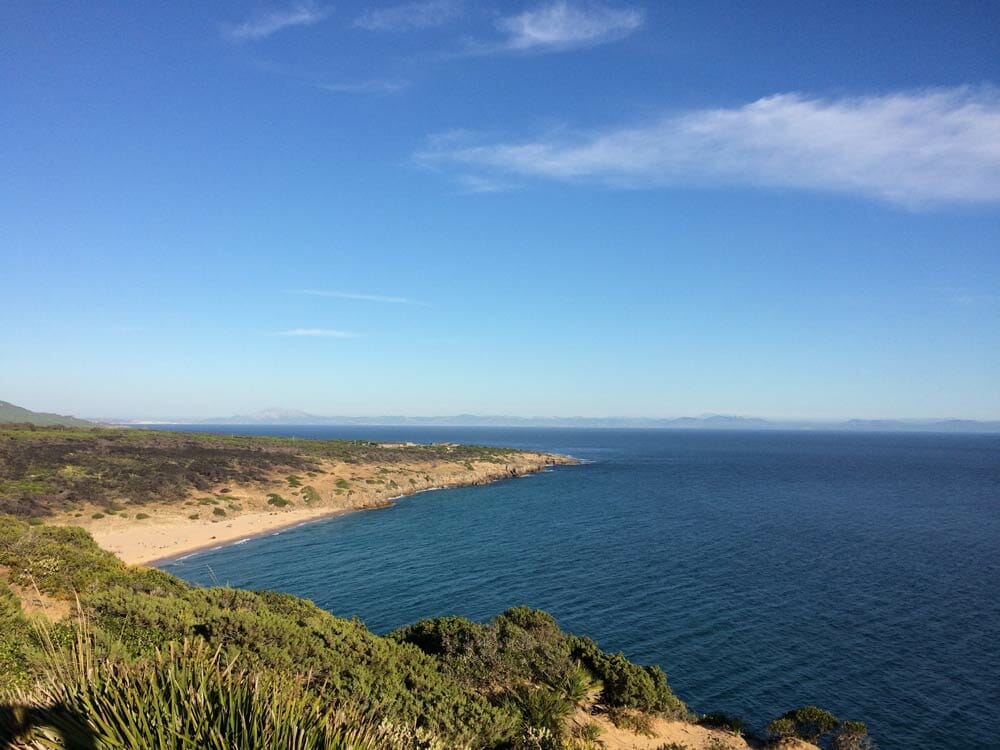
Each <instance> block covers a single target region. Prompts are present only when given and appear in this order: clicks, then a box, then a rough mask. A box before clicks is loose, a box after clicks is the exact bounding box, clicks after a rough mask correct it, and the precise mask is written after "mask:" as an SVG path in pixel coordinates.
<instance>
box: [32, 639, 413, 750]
mask: <svg viewBox="0 0 1000 750" xmlns="http://www.w3.org/2000/svg"><path fill="white" fill-rule="evenodd" d="M50 660H51V665H50V667H51V670H50V673H49V677H48V679H47V680H46V681H45V682H44V683H43V684H42V685H40V686H39V687H38V688H37V689H36V690H34V691H33V692H32V693H31V694H30V695H27V696H24V697H25V698H26V699H28V701H30V703H31V704H33V706H34V707H33V708H32V709H30V710H31V713H32V721H31V722H30V723H31V724H33V725H34V726H33V727H32V728H31V729H30V730H29V731H28V732H27V733H26V736H25V737H24V739H23V740H22V741H23V742H24V744H25V746H26V747H32V746H33V747H38V748H52V749H55V748H60V749H62V748H67V747H74V746H76V747H88V748H94V750H134V749H135V748H143V749H146V748H148V749H149V750H234V749H235V748H248V749H249V748H253V749H257V748H259V749H260V750H369V749H371V750H374V748H376V747H378V748H389V747H397V748H408V747H416V745H417V741H416V737H415V734H414V733H412V732H411V733H409V736H407V734H406V733H405V732H404V733H400V732H399V731H398V729H397V728H395V727H393V728H391V730H392V731H391V732H390V731H388V730H386V731H382V730H381V729H380V727H379V725H378V724H377V719H373V718H372V717H367V718H366V717H363V716H361V715H359V713H358V712H351V711H349V710H348V711H345V710H343V709H339V708H337V707H334V706H330V705H329V704H327V703H326V702H325V701H324V700H323V698H322V694H321V692H319V691H315V690H311V689H309V688H307V687H305V686H304V683H303V681H300V680H297V679H294V678H291V677H287V676H281V675H275V674H254V673H251V672H249V671H246V670H244V669H241V668H239V667H238V665H237V663H236V662H234V661H230V662H228V663H227V662H225V661H224V660H223V658H222V656H221V653H220V651H219V650H218V649H216V650H214V651H213V650H211V649H210V648H209V647H208V645H207V644H206V643H205V642H204V641H200V642H190V641H189V642H185V643H182V644H170V645H169V646H168V647H167V648H165V649H163V650H160V651H157V652H156V653H155V654H154V655H153V657H152V658H149V659H147V660H141V661H132V662H127V661H120V660H115V659H105V660H99V659H98V658H97V656H96V651H95V648H94V645H93V640H92V638H91V637H90V635H89V633H88V632H87V631H86V629H85V628H81V635H80V638H79V639H78V642H77V643H76V644H75V645H74V647H73V648H71V649H69V650H68V651H66V650H60V649H53V650H52V651H51V653H50ZM28 701H26V702H28ZM26 723H29V722H26ZM390 734H393V736H394V737H395V740H394V741H393V742H392V743H391V744H390V743H388V742H387V741H386V740H387V739H389V737H388V735H390Z"/></svg>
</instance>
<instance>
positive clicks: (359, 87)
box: [316, 78, 409, 94]
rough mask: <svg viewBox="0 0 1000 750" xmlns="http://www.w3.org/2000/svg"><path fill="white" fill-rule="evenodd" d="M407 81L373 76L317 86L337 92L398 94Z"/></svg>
mask: <svg viewBox="0 0 1000 750" xmlns="http://www.w3.org/2000/svg"><path fill="white" fill-rule="evenodd" d="M408 85H409V84H408V82H407V81H393V80H386V79H381V78H373V79H370V80H366V81H342V82H339V83H317V84H316V88H318V89H320V90H321V91H330V92H332V93H335V94H398V93H399V92H400V91H402V90H404V89H405V88H406V87H407V86H408Z"/></svg>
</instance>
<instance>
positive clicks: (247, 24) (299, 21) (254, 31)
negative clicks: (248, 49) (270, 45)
mask: <svg viewBox="0 0 1000 750" xmlns="http://www.w3.org/2000/svg"><path fill="white" fill-rule="evenodd" d="M330 12H331V10H330V9H329V8H320V7H317V6H316V5H314V4H313V3H311V2H303V3H296V4H295V5H292V6H289V7H288V8H281V9H277V8H276V9H272V10H269V11H265V12H263V13H259V14H257V15H255V16H251V17H250V18H248V19H246V20H245V21H243V22H241V23H238V24H228V25H226V26H224V27H223V32H224V33H225V34H226V36H228V37H229V38H230V39H233V40H235V41H239V42H247V41H254V40H257V39H265V38H267V37H269V36H271V35H272V34H276V33H277V32H279V31H281V30H282V29H288V28H292V27H294V26H313V25H315V24H317V23H319V22H320V21H322V20H323V19H324V18H326V17H327V16H328V15H330Z"/></svg>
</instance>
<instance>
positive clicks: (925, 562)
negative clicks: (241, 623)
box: [160, 425, 1000, 750]
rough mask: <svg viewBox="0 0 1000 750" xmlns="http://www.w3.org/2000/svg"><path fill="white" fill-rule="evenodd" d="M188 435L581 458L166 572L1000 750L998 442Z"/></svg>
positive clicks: (273, 430) (767, 714)
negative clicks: (507, 633) (532, 629)
mask: <svg viewBox="0 0 1000 750" xmlns="http://www.w3.org/2000/svg"><path fill="white" fill-rule="evenodd" d="M174 428H175V429H186V430H205V431H212V432H225V433H239V434H255V435H283V436H294V437H299V438H303V439H314V438H349V439H365V440H382V441H407V440H409V441H415V442H427V443H430V442H443V441H449V442H462V443H477V444H486V445H497V446H511V447H516V448H528V449H532V450H540V451H552V452H557V453H564V454H569V455H572V456H574V457H576V458H579V459H580V460H581V461H583V463H582V464H581V465H578V466H560V467H554V468H552V469H551V470H550V471H547V472H545V473H541V474H535V475H531V476H528V477H524V478H517V479H510V480H506V481H502V482H498V483H495V484H491V485H488V486H481V487H469V488H460V489H448V490H440V491H433V492H424V493H420V494H418V495H414V496H411V497H407V498H403V499H401V500H399V501H398V502H397V503H396V504H395V506H393V507H391V508H386V509H381V510H374V511H365V512H358V513H352V514H348V515H342V516H338V517H334V518H330V519H327V520H322V521H318V522H313V523H310V524H307V525H303V526H300V527H296V528H292V529H288V530H284V531H281V532H279V533H276V534H273V535H269V536H262V537H257V538H252V539H249V540H247V541H245V542H243V543H238V544H233V545H229V546H225V547H221V548H219V549H215V550H211V551H205V552H199V553H196V554H192V555H188V556H185V557H183V558H182V559H176V560H172V561H169V562H165V563H161V565H160V567H162V568H163V569H165V570H167V571H169V572H171V573H173V574H175V575H177V576H180V577H181V578H184V579H186V580H188V581H192V582H195V583H199V584H205V585H216V584H225V585H232V586H238V587H245V588H251V589H272V590H277V591H285V592H290V593H293V594H296V595H299V596H302V597H306V598H308V599H311V600H312V601H314V602H315V603H316V604H317V605H319V606H320V607H323V608H324V609H327V610H329V611H330V612H332V613H334V614H335V615H338V616H341V617H354V616H356V617H359V618H360V619H361V620H362V621H364V622H365V623H366V624H367V625H368V627H369V628H371V629H372V630H373V631H375V632H377V633H386V632H388V631H391V630H393V629H394V628H397V627H400V626H402V625H405V624H407V623H412V622H415V621H417V620H419V619H422V618H427V617H438V616H442V615H462V616H465V617H469V618H472V619H475V620H481V621H485V620H488V619H490V618H491V617H493V616H495V615H497V614H499V613H500V612H502V611H503V610H505V609H506V608H508V607H511V606H514V605H521V604H524V605H528V606H531V607H537V608H541V609H544V610H547V611H549V612H551V613H552V614H553V615H554V616H555V617H556V618H557V620H558V621H559V623H560V625H561V626H562V628H563V629H564V630H567V631H571V632H574V633H579V634H586V635H589V636H591V637H592V638H594V639H595V640H597V642H598V643H599V644H600V645H601V646H602V648H604V649H605V650H610V651H622V652H624V653H625V655H626V656H628V658H630V659H632V660H634V661H637V662H640V663H643V664H659V665H661V666H662V667H663V669H664V670H665V671H666V673H667V675H668V678H669V680H670V683H671V686H672V687H673V689H674V691H675V692H676V693H677V694H678V695H679V696H680V697H681V698H682V699H683V700H684V701H686V702H687V704H688V706H689V707H690V708H691V709H692V710H694V711H696V712H700V713H703V712H709V711H725V712H729V713H732V714H736V715H739V716H741V717H743V718H744V719H745V720H746V721H747V722H748V723H749V724H750V725H751V726H752V727H756V728H762V727H763V726H764V724H766V722H767V721H768V720H769V719H771V718H773V717H775V716H778V715H779V714H781V713H783V712H784V711H786V710H788V709H790V708H794V707H797V706H800V705H805V704H815V705H819V706H822V707H824V708H827V709H828V710H830V711H832V712H833V713H835V714H836V715H837V716H839V717H841V718H845V719H858V720H863V721H866V722H867V723H868V725H869V728H870V730H871V733H872V735H873V736H874V738H875V739H876V741H877V743H878V746H879V747H880V748H882V750H917V749H919V748H933V749H935V750H949V749H951V748H954V750H976V749H978V748H983V749H986V748H991V749H994V750H995V749H996V748H1000V435H955V434H923V433H921V434H914V433H873V434H867V433H865V434H855V433H839V432H808V431H801V432H773V431H768V432H749V431H684V430H638V429H629V430H617V429H531V428H469V427H456V428H448V427H356V426H352V427H328V426H323V427H270V426H269V427H256V426H254V427H236V426H229V425H227V426H218V425H214V426H198V425H185V426H175V427H174Z"/></svg>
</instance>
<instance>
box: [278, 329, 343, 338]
mask: <svg viewBox="0 0 1000 750" xmlns="http://www.w3.org/2000/svg"><path fill="white" fill-rule="evenodd" d="M271 335H272V336H291V337H297V338H298V337H301V338H327V339H356V338H357V337H358V334H356V333H351V332H349V331H338V330H337V329H335V328H291V329H289V330H287V331H277V332H276V333H272V334H271Z"/></svg>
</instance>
